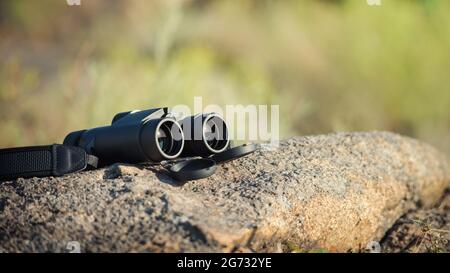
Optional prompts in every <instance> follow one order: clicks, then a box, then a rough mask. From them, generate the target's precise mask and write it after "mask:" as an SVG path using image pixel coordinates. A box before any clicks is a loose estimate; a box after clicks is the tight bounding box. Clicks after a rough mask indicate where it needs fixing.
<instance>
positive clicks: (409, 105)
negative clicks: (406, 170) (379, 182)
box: [0, 0, 450, 153]
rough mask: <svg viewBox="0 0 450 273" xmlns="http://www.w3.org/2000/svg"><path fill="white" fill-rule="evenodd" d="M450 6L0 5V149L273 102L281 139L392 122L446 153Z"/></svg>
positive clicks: (426, 2) (397, 2)
mask: <svg viewBox="0 0 450 273" xmlns="http://www.w3.org/2000/svg"><path fill="white" fill-rule="evenodd" d="M449 10H450V2H449V1H446V0H384V1H383V2H382V6H380V7H370V6H369V5H367V3H366V1H361V0H341V1H337V0H336V1H332V0H328V1H325V0H322V1H318V0H316V1H313V0H309V1H307V0H300V1H263V0H259V1H258V0H253V1H247V0H245V1H162V0H161V1H141V0H130V1H108V0H93V1H83V0H82V5H81V6H80V7H73V6H72V7H70V6H68V5H67V4H66V2H65V1H64V0H61V1H55V0H41V1H29V0H28V1H27V0H14V1H12V0H11V1H2V2H0V49H1V50H0V59H1V60H2V62H1V65H0V115H1V119H0V128H1V129H2V134H0V147H7V146H17V145H34V144H46V143H49V142H61V141H62V139H63V137H64V136H65V134H66V133H67V132H69V131H72V130H76V129H81V128H87V127H90V126H98V125H102V124H105V123H108V122H109V121H110V120H111V118H112V116H113V114H114V113H116V112H119V111H124V110H130V109H143V108H150V107H156V106H162V105H168V106H170V105H175V104H187V105H192V102H193V97H194V96H203V98H204V104H209V103H214V104H219V105H225V104H237V103H239V104H279V105H280V111H281V135H282V136H283V137H289V136H292V135H302V134H318V133H328V132H333V131H354V130H390V131H394V132H398V133H402V134H406V135H409V136H412V137H416V138H420V139H423V140H425V141H428V142H430V143H432V144H434V145H436V146H437V147H439V148H440V149H441V150H443V151H446V152H447V153H450V142H449V141H448V139H449V138H450V110H449V109H450V79H449V72H450V16H449V15H448V11H449Z"/></svg>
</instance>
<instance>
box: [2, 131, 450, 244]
mask: <svg viewBox="0 0 450 273" xmlns="http://www.w3.org/2000/svg"><path fill="white" fill-rule="evenodd" d="M449 182H450V175H449V163H448V160H447V158H446V157H445V156H444V155H442V154H440V153H439V152H437V151H436V150H435V149H434V148H432V147H430V146H428V145H427V144H424V143H421V142H419V141H416V140H413V139H410V138H406V137H401V136H398V135H394V134H391V133H378V132H375V133H349V134H346V133H341V134H332V135H324V136H311V137H296V138H292V139H289V140H286V141H283V142H282V143H281V146H280V148H279V149H276V150H270V149H267V147H265V146H262V148H261V150H259V151H258V152H255V153H254V154H252V155H249V156H247V157H245V158H241V159H238V160H235V161H233V162H229V163H226V164H224V165H222V166H220V167H219V168H218V171H217V173H216V174H215V175H214V176H212V177H210V178H208V179H204V180H199V181H192V182H188V183H186V184H184V185H180V184H177V183H176V182H175V181H174V180H172V179H171V178H169V177H168V176H167V174H165V173H164V171H163V169H162V168H161V167H159V166H144V167H142V166H141V167H137V166H126V165H114V166H112V167H110V168H108V169H99V170H95V171H89V172H83V173H78V174H72V175H68V176H64V177H61V178H39V179H38V178H34V179H28V180H24V179H19V180H17V181H11V182H4V183H2V184H0V251H8V252H10V251H14V252H16V251H19V252H30V251H52V252H53V251H57V252H63V251H66V247H67V243H68V242H70V241H77V242H79V244H80V247H81V251H82V252H84V251H105V252H110V251H113V252H117V251H120V252H130V251H138V252H141V251H156V252H172V251H185V252H198V251H202V252H204V251H206V252H209V251H224V252H229V251H283V250H284V251H286V250H289V249H288V248H289V247H290V246H292V245H295V246H296V248H297V249H298V250H300V251H308V250H312V249H325V250H326V251H360V250H361V249H364V248H365V247H366V245H367V243H368V242H371V241H378V240H380V239H381V238H382V237H383V235H384V234H385V233H386V231H387V230H388V229H389V228H390V227H391V226H392V224H393V223H394V222H395V221H396V220H397V219H398V218H399V217H400V216H402V215H403V214H405V213H406V212H407V211H408V210H410V209H414V208H416V207H418V206H432V205H433V204H434V203H435V202H436V201H437V200H438V199H439V197H440V196H441V195H442V193H443V192H444V190H445V189H446V188H447V187H449V186H450V183H449Z"/></svg>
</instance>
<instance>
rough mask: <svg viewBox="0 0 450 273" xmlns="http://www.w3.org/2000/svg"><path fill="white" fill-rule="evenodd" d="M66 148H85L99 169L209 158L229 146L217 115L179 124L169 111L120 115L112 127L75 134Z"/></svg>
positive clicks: (187, 118)
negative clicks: (172, 160)
mask: <svg viewBox="0 0 450 273" xmlns="http://www.w3.org/2000/svg"><path fill="white" fill-rule="evenodd" d="M64 144H65V145H73V146H78V147H81V148H83V149H84V150H85V151H86V152H87V153H88V154H92V155H95V156H96V157H98V158H99V160H100V162H99V163H100V165H107V164H110V163H114V162H122V163H141V162H148V161H150V162H160V161H163V160H170V159H175V158H177V157H179V156H183V157H193V156H201V157H207V156H210V155H213V154H218V153H221V152H223V151H224V150H226V149H227V148H228V146H229V138H228V130H227V126H226V124H225V121H224V120H223V119H222V118H221V117H220V116H218V115H217V114H215V113H211V114H198V115H195V116H191V117H186V118H184V119H182V120H177V119H176V118H175V117H174V116H173V115H172V113H170V112H169V110H168V109H167V108H156V109H149V110H143V111H131V112H124V113H119V114H117V115H116V116H115V117H114V118H113V121H112V124H111V125H109V126H103V127H97V128H92V129H87V130H82V131H76V132H72V133H70V134H69V135H67V136H66V138H65V139H64Z"/></svg>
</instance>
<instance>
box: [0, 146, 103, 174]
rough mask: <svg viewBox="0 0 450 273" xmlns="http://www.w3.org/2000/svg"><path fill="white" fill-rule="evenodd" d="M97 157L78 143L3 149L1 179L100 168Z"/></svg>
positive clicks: (0, 160)
mask: <svg viewBox="0 0 450 273" xmlns="http://www.w3.org/2000/svg"><path fill="white" fill-rule="evenodd" d="M97 162H98V159H97V158H96V157H95V156H92V155H88V154H86V152H85V151H84V150H83V149H81V148H79V147H75V146H69V145H60V144H54V145H49V146H33V147H21V148H9V149H1V150H0V180H9V179H16V178H19V177H42V176H61V175H64V174H67V173H73V172H77V171H81V170H84V169H86V168H87V167H88V166H92V167H94V168H95V167H97Z"/></svg>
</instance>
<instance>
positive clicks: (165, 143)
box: [156, 124, 173, 153]
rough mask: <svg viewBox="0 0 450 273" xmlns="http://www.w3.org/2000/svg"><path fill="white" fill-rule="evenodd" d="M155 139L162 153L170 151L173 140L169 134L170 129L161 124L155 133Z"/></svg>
mask: <svg viewBox="0 0 450 273" xmlns="http://www.w3.org/2000/svg"><path fill="white" fill-rule="evenodd" d="M156 134H157V135H156V137H157V139H158V145H159V147H160V148H161V150H162V151H163V152H164V153H169V151H170V149H171V148H172V146H173V139H172V136H171V134H170V129H169V128H167V125H166V124H162V125H161V127H160V128H159V130H158V132H157V133H156Z"/></svg>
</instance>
